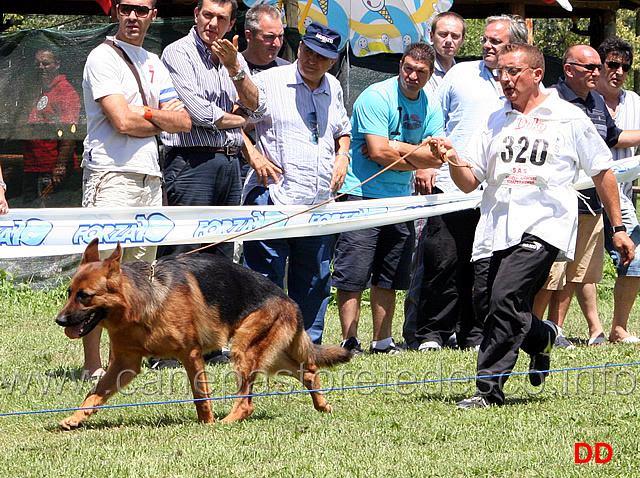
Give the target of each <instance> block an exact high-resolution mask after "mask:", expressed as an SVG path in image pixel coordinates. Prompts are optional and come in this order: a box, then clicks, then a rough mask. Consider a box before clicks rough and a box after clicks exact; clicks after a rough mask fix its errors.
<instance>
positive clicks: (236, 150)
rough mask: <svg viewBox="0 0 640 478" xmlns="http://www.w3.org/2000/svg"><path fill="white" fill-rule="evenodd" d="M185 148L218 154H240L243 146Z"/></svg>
mask: <svg viewBox="0 0 640 478" xmlns="http://www.w3.org/2000/svg"><path fill="white" fill-rule="evenodd" d="M183 149H188V150H191V151H198V152H199V153H209V154H218V153H222V154H225V155H227V156H237V155H238V154H240V151H241V148H240V147H238V146H224V147H222V148H214V147H212V146H187V147H184V148H183Z"/></svg>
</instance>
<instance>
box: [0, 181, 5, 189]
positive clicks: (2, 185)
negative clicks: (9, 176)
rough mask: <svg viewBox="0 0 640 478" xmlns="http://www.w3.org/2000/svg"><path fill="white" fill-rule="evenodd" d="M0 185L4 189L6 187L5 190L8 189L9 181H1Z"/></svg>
mask: <svg viewBox="0 0 640 478" xmlns="http://www.w3.org/2000/svg"><path fill="white" fill-rule="evenodd" d="M0 186H1V187H2V189H4V190H5V191H6V190H7V183H5V182H4V181H0Z"/></svg>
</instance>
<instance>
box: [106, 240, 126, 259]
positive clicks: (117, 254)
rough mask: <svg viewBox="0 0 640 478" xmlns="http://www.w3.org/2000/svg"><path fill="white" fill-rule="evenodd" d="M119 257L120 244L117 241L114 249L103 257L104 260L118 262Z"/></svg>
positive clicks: (120, 251)
mask: <svg viewBox="0 0 640 478" xmlns="http://www.w3.org/2000/svg"><path fill="white" fill-rule="evenodd" d="M121 258H122V246H121V245H120V241H118V244H117V245H116V248H115V250H114V251H113V252H112V253H111V255H110V256H109V257H107V258H106V259H105V261H109V262H118V263H120V259H121Z"/></svg>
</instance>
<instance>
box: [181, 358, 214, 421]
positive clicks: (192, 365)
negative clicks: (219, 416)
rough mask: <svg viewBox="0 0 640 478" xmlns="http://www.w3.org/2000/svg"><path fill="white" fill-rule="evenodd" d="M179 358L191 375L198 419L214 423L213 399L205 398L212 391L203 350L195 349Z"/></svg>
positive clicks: (190, 379)
mask: <svg viewBox="0 0 640 478" xmlns="http://www.w3.org/2000/svg"><path fill="white" fill-rule="evenodd" d="M178 358H179V359H180V361H181V362H182V364H183V365H184V368H185V370H186V371H187V375H188V376H189V383H190V384H191V391H192V392H193V398H194V399H195V400H196V401H195V402H194V403H195V406H196V411H197V412H198V421H200V422H203V423H213V422H214V419H213V413H212V411H211V401H210V400H205V399H208V398H209V396H210V393H211V392H210V390H209V382H208V380H207V373H206V371H205V368H204V358H203V357H202V352H201V351H200V350H198V349H194V350H192V351H191V352H190V353H189V354H188V355H186V356H184V357H178Z"/></svg>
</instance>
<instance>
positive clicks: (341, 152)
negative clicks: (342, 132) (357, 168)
mask: <svg viewBox="0 0 640 478" xmlns="http://www.w3.org/2000/svg"><path fill="white" fill-rule="evenodd" d="M338 155H340V156H346V157H347V159H348V160H349V162H351V155H350V154H349V151H336V156H338Z"/></svg>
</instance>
